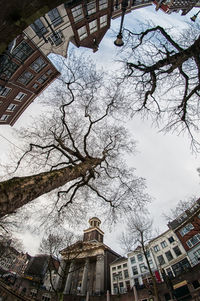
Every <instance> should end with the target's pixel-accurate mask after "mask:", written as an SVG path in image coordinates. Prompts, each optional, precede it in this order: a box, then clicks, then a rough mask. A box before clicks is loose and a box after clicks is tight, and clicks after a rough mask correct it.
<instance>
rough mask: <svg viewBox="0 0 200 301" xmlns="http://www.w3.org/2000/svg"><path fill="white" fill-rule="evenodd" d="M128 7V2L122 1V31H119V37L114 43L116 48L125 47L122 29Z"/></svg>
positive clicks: (126, 0)
mask: <svg viewBox="0 0 200 301" xmlns="http://www.w3.org/2000/svg"><path fill="white" fill-rule="evenodd" d="M127 6H128V0H122V16H121V23H120V29H119V33H118V35H117V39H116V40H115V41H114V44H115V46H118V47H121V46H123V45H124V42H123V40H122V38H123V36H122V27H123V23H124V15H125V12H126V9H127Z"/></svg>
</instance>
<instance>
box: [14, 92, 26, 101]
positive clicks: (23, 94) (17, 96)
mask: <svg viewBox="0 0 200 301" xmlns="http://www.w3.org/2000/svg"><path fill="white" fill-rule="evenodd" d="M26 95H27V94H25V93H23V92H19V93H18V94H17V95H16V96H15V99H16V100H18V101H21V100H22V99H23V98H24V97H25V96H26Z"/></svg>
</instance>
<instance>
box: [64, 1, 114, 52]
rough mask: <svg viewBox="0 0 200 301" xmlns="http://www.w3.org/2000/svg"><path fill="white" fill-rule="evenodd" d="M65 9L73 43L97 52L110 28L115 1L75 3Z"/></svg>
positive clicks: (66, 5) (67, 5)
mask: <svg viewBox="0 0 200 301" xmlns="http://www.w3.org/2000/svg"><path fill="white" fill-rule="evenodd" d="M65 8H66V11H67V14H68V17H69V20H70V23H71V26H72V30H73V33H74V35H73V38H72V39H71V42H72V43H73V44H74V45H75V46H77V47H87V48H91V49H93V51H94V52H95V51H97V50H98V47H99V44H100V42H101V40H102V39H103V37H104V35H105V34H106V32H107V30H108V29H109V28H110V20H111V16H112V9H113V0H91V1H85V2H84V1H75V3H72V4H65Z"/></svg>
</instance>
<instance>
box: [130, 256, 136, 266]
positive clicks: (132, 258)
mask: <svg viewBox="0 0 200 301" xmlns="http://www.w3.org/2000/svg"><path fill="white" fill-rule="evenodd" d="M130 261H131V264H134V263H135V256H133V257H131V258H130Z"/></svg>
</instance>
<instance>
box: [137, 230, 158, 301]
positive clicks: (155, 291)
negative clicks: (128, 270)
mask: <svg viewBox="0 0 200 301" xmlns="http://www.w3.org/2000/svg"><path fill="white" fill-rule="evenodd" d="M141 245H142V250H143V253H144V257H145V259H146V262H147V266H148V270H149V273H150V275H151V279H152V282H153V290H154V296H155V299H156V301H160V297H159V295H158V287H157V283H156V279H155V275H154V274H153V272H152V269H151V267H150V264H149V259H148V256H147V252H146V250H145V246H144V239H143V234H142V233H141Z"/></svg>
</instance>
